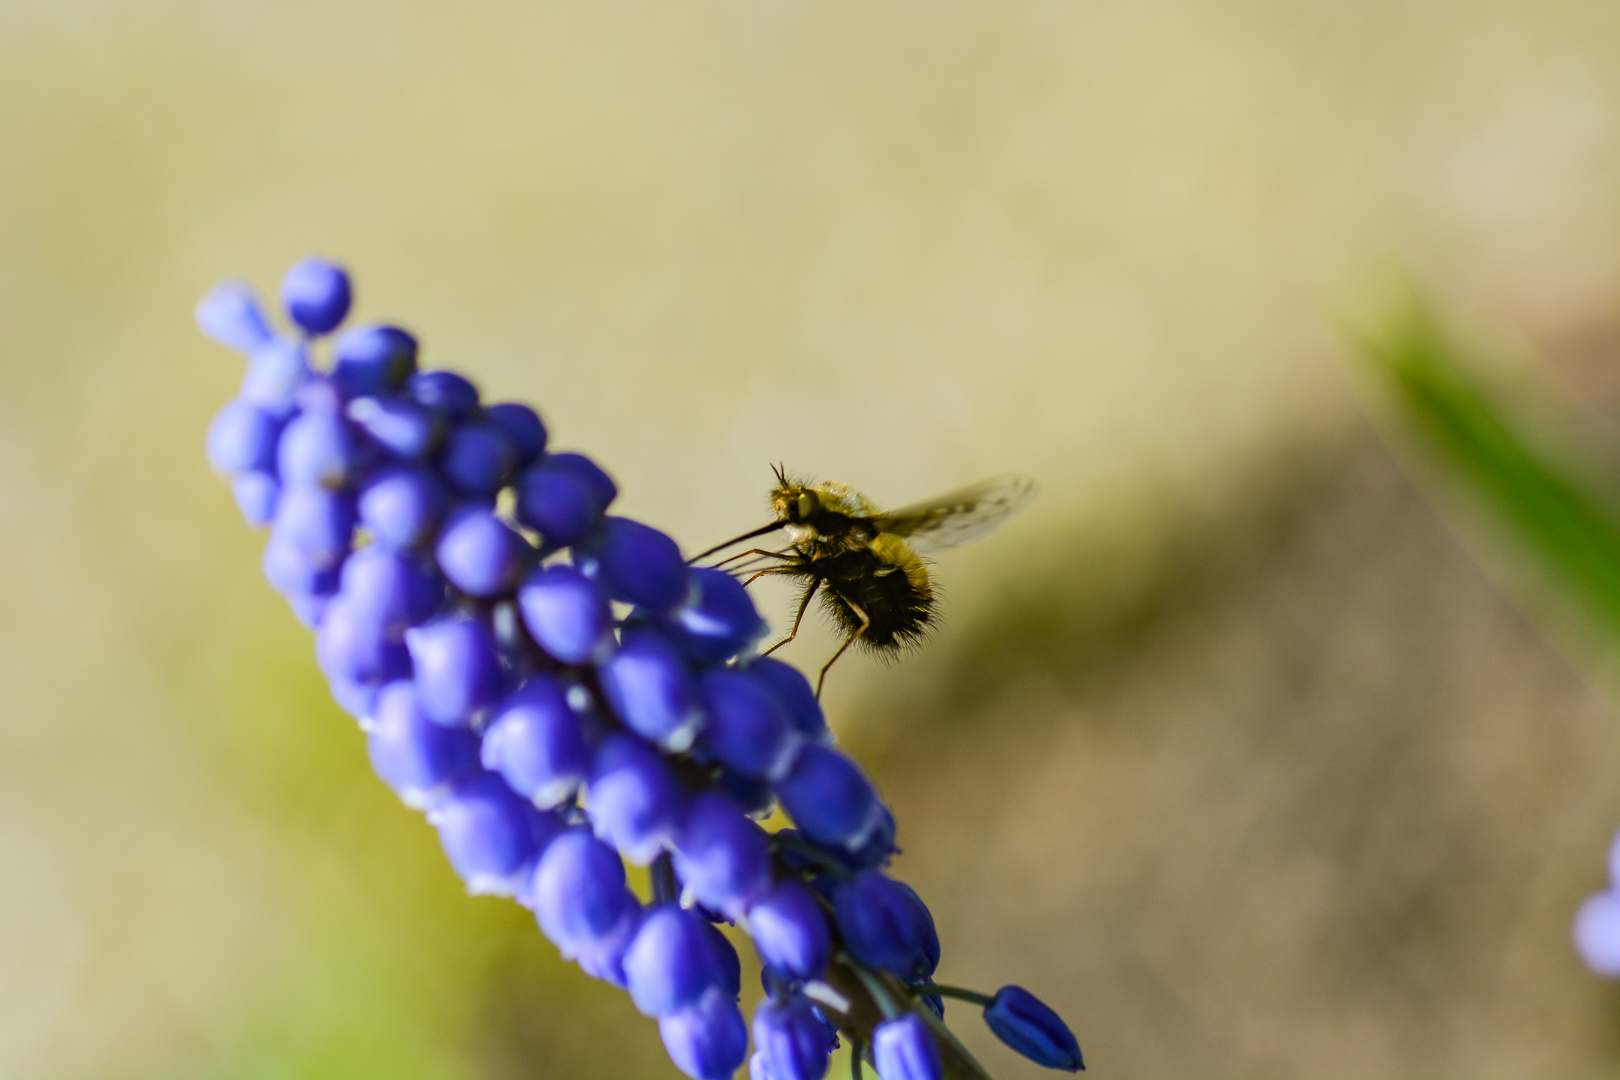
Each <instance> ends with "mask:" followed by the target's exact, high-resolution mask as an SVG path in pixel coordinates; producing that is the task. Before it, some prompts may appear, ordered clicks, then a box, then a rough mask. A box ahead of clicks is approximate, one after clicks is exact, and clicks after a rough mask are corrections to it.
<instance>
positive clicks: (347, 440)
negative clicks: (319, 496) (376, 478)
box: [276, 410, 361, 491]
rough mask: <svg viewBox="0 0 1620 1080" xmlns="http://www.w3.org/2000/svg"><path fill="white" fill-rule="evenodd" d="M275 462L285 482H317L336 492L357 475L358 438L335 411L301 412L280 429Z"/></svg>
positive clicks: (358, 469)
mask: <svg viewBox="0 0 1620 1080" xmlns="http://www.w3.org/2000/svg"><path fill="white" fill-rule="evenodd" d="M276 463H277V468H278V470H279V471H280V474H281V478H282V479H283V480H284V481H285V482H287V483H288V484H297V485H318V486H320V487H324V488H330V489H332V490H333V491H336V490H337V489H338V488H341V487H345V486H347V485H348V484H349V483H351V482H352V481H353V480H354V479H355V477H356V476H357V475H358V474H359V471H360V467H361V457H360V440H359V439H358V438H356V436H355V434H354V432H353V431H352V430H351V429H350V427H349V422H348V421H347V420H345V419H344V418H343V417H342V416H340V415H338V414H337V413H335V412H327V411H325V410H315V411H310V412H304V413H301V414H300V415H298V416H297V417H295V418H294V419H293V420H292V422H291V423H289V424H288V425H287V430H286V431H284V432H282V434H281V442H280V443H279V445H278V449H277V454H276Z"/></svg>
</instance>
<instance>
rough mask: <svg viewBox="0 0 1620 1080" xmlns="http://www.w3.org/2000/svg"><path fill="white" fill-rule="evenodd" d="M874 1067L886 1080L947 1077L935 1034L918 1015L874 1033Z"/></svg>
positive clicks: (884, 1025) (939, 1079) (892, 1022)
mask: <svg viewBox="0 0 1620 1080" xmlns="http://www.w3.org/2000/svg"><path fill="white" fill-rule="evenodd" d="M872 1063H873V1064H874V1065H876V1066H877V1071H878V1075H879V1076H881V1077H882V1078H883V1080H943V1077H944V1076H945V1065H944V1062H942V1061H941V1060H940V1056H939V1046H938V1045H937V1044H936V1043H935V1042H934V1033H933V1032H931V1031H929V1030H928V1024H927V1023H926V1022H925V1021H924V1020H923V1018H922V1017H920V1016H918V1015H916V1014H915V1013H907V1014H906V1015H905V1016H902V1017H900V1018H898V1019H896V1020H886V1021H884V1022H883V1023H881V1024H879V1025H878V1026H877V1027H876V1028H875V1029H874V1030H873V1032H872Z"/></svg>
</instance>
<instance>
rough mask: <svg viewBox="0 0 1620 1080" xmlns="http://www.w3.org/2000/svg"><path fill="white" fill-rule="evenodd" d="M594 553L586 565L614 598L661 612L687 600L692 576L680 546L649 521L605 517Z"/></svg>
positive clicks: (593, 541) (583, 565) (588, 570)
mask: <svg viewBox="0 0 1620 1080" xmlns="http://www.w3.org/2000/svg"><path fill="white" fill-rule="evenodd" d="M589 554H590V561H589V563H588V564H587V563H586V562H585V560H581V563H582V566H581V568H582V569H585V570H586V572H587V573H590V572H591V570H590V566H591V565H594V567H595V571H596V576H597V578H598V579H599V580H600V581H601V582H602V585H603V587H604V588H606V589H607V591H608V595H609V596H611V597H612V598H613V599H615V600H622V601H624V602H625V603H627V604H635V605H636V606H638V607H643V608H646V609H647V610H648V611H651V612H652V613H654V614H655V615H662V614H664V613H666V612H668V611H669V610H670V609H671V608H673V607H675V605H676V604H679V603H681V602H682V601H683V600H685V599H686V596H687V588H688V574H687V569H686V560H685V559H683V558H681V549H680V548H679V547H678V546H677V545H676V543H675V541H673V540H671V539H670V538H669V537H668V536H665V535H664V534H663V533H661V532H659V531H658V530H657V529H654V528H652V527H651V526H649V525H643V524H642V523H641V522H639V521H631V520H630V519H629V518H621V517H609V518H604V519H603V520H602V528H601V530H600V531H599V532H598V533H597V534H596V536H595V537H594V538H592V540H591V542H590V549H589Z"/></svg>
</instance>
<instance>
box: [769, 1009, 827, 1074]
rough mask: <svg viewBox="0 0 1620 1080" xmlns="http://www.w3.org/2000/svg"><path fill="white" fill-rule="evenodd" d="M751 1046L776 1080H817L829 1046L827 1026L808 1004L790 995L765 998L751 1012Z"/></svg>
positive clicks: (824, 1064)
mask: <svg viewBox="0 0 1620 1080" xmlns="http://www.w3.org/2000/svg"><path fill="white" fill-rule="evenodd" d="M754 1046H755V1048H756V1049H757V1050H758V1051H759V1053H760V1054H762V1055H763V1056H764V1058H765V1062H764V1064H765V1066H766V1067H767V1068H768V1070H769V1072H768V1075H770V1076H774V1077H776V1078H777V1080H821V1078H822V1077H823V1076H825V1075H826V1074H827V1058H828V1055H830V1054H831V1053H832V1043H831V1042H830V1041H829V1040H828V1038H827V1023H826V1021H824V1020H822V1019H821V1017H819V1016H817V1015H816V1009H815V1006H814V1005H812V1004H810V1002H809V1000H808V999H806V998H804V997H800V996H798V995H793V996H790V997H785V998H779V999H778V998H766V999H765V1000H764V1001H762V1002H760V1003H759V1008H757V1009H755V1010H754Z"/></svg>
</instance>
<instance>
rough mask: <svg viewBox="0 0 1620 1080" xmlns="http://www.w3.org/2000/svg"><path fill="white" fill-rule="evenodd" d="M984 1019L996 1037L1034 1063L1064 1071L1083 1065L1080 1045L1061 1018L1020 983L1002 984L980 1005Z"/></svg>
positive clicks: (1084, 1065)
mask: <svg viewBox="0 0 1620 1080" xmlns="http://www.w3.org/2000/svg"><path fill="white" fill-rule="evenodd" d="M984 1022H985V1023H986V1024H988V1025H990V1030H991V1031H993V1032H995V1033H996V1038H998V1039H1000V1040H1001V1041H1002V1042H1004V1043H1006V1044H1007V1045H1008V1046H1010V1047H1012V1048H1013V1049H1014V1050H1016V1051H1018V1052H1019V1053H1020V1054H1022V1055H1024V1056H1025V1057H1027V1058H1029V1060H1031V1061H1033V1062H1035V1063H1036V1064H1037V1065H1044V1066H1046V1067H1047V1068H1048V1069H1062V1070H1064V1071H1065V1072H1079V1071H1080V1070H1081V1069H1084V1068H1085V1067H1086V1063H1085V1062H1084V1061H1083V1060H1081V1057H1080V1044H1079V1043H1078V1042H1077V1041H1075V1037H1074V1032H1072V1031H1070V1030H1069V1025H1067V1024H1065V1023H1064V1022H1063V1020H1062V1018H1061V1017H1059V1016H1058V1014H1057V1013H1055V1012H1053V1011H1052V1010H1051V1009H1049V1008H1047V1007H1046V1005H1044V1004H1042V1002H1041V1001H1040V999H1039V998H1037V997H1036V996H1035V995H1034V994H1031V993H1030V992H1029V991H1028V990H1025V989H1024V988H1023V987H1020V986H1003V987H1002V988H1001V989H1000V990H997V991H996V996H995V997H994V998H992V999H991V1000H990V1004H988V1005H986V1006H985V1007H984Z"/></svg>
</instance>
